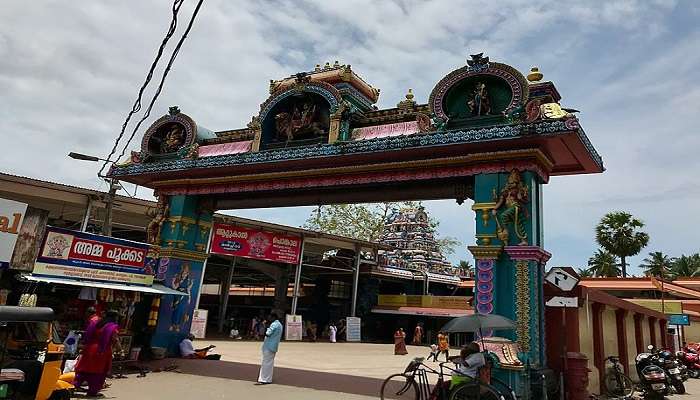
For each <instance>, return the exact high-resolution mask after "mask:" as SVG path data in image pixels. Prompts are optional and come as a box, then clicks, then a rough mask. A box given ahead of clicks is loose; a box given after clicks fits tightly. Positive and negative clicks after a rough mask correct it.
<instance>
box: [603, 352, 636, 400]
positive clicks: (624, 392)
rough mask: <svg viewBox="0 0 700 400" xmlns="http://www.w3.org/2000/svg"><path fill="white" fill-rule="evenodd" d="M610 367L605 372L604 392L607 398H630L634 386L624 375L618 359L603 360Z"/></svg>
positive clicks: (613, 357) (608, 358) (614, 357)
mask: <svg viewBox="0 0 700 400" xmlns="http://www.w3.org/2000/svg"><path fill="white" fill-rule="evenodd" d="M605 361H610V363H611V364H612V366H611V367H610V368H608V370H607V371H606V372H605V391H606V393H607V394H608V396H611V397H618V398H620V397H621V398H623V399H626V398H628V397H631V396H632V393H633V392H634V384H633V383H632V379H630V377H629V376H627V375H625V373H624V371H623V368H622V364H620V359H619V358H618V357H616V356H610V357H607V358H606V359H605Z"/></svg>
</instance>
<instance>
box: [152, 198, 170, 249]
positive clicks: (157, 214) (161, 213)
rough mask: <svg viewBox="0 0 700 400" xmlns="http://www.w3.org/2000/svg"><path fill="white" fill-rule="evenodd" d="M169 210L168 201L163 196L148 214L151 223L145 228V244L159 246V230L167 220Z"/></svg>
mask: <svg viewBox="0 0 700 400" xmlns="http://www.w3.org/2000/svg"><path fill="white" fill-rule="evenodd" d="M169 210H170V206H169V205H168V199H167V197H165V196H163V197H161V198H159V199H158V205H157V206H156V208H155V209H154V210H151V211H149V212H148V216H149V217H151V222H149V223H148V226H147V227H146V242H147V243H148V244H153V245H160V232H161V228H162V227H163V223H164V222H165V220H166V219H167V218H168V211H169Z"/></svg>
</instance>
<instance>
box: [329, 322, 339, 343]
mask: <svg viewBox="0 0 700 400" xmlns="http://www.w3.org/2000/svg"><path fill="white" fill-rule="evenodd" d="M336 332H338V328H336V327H335V323H334V322H331V324H330V325H329V326H328V337H329V339H330V341H331V343H335V335H336Z"/></svg>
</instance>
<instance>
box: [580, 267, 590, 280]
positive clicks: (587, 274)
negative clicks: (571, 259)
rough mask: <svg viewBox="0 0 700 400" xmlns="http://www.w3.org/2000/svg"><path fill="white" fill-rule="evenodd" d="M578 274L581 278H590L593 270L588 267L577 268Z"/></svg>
mask: <svg viewBox="0 0 700 400" xmlns="http://www.w3.org/2000/svg"><path fill="white" fill-rule="evenodd" d="M577 272H578V276H580V277H581V278H592V277H593V271H591V269H590V268H578V271H577Z"/></svg>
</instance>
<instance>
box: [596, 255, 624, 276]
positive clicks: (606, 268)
mask: <svg viewBox="0 0 700 400" xmlns="http://www.w3.org/2000/svg"><path fill="white" fill-rule="evenodd" d="M588 270H589V271H590V273H591V274H593V275H594V276H597V277H617V276H620V264H619V263H618V262H617V257H616V256H615V255H614V254H612V253H610V252H608V251H606V250H603V249H598V251H596V252H595V253H594V254H593V257H591V258H589V259H588Z"/></svg>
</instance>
